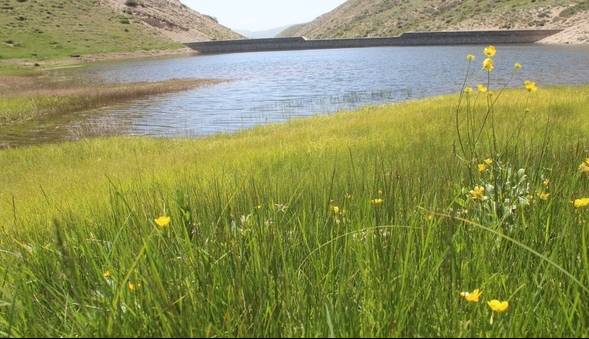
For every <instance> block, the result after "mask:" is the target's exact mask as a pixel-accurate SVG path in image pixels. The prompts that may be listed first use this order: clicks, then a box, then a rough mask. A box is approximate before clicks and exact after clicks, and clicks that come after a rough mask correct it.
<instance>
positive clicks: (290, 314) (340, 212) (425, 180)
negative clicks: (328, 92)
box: [0, 84, 589, 337]
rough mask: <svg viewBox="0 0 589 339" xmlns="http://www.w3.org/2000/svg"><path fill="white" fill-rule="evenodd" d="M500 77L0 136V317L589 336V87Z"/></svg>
mask: <svg viewBox="0 0 589 339" xmlns="http://www.w3.org/2000/svg"><path fill="white" fill-rule="evenodd" d="M528 87H529V88H530V90H533V86H531V84H530V85H529V86H528ZM498 93H499V92H497V91H496V92H495V96H488V95H487V94H474V93H472V94H469V95H468V98H469V99H468V100H467V99H464V98H463V100H462V101H461V102H462V106H461V107H462V109H461V110H458V112H459V115H458V117H459V119H458V121H460V122H461V123H460V124H459V125H458V126H456V124H455V121H456V120H455V119H456V115H455V112H457V110H456V102H457V101H458V97H457V96H448V97H437V98H431V99H427V100H421V101H417V102H408V103H402V104H397V105H389V106H382V107H371V108H366V109H362V110H359V111H357V112H347V113H339V114H335V115H331V116H323V117H316V118H312V119H305V120H296V121H292V122H289V123H287V124H283V125H275V126H266V127H260V128H256V129H253V130H248V131H245V132H242V133H239V134H235V135H226V136H216V137H210V138H205V139H200V140H186V139H178V140H169V139H164V140H155V139H148V138H110V139H95V140H90V141H84V142H77V143H66V144H61V145H51V146H42V147H32V148H24V149H14V150H4V151H2V152H0V168H2V169H3V170H2V176H0V187H2V190H0V226H1V227H0V232H2V234H1V236H0V334H1V335H6V336H25V335H27V336H99V335H105V336H159V335H161V336H250V335H253V336H274V335H275V336H328V335H329V336H344V337H345V336H355V335H361V336H430V335H431V336H436V337H437V336H465V337H466V336H526V337H528V336H542V335H550V336H582V337H586V336H589V320H588V319H589V309H588V308H587V302H586V301H587V297H588V292H589V290H588V289H587V288H588V286H589V251H588V247H587V242H588V241H589V222H588V221H587V220H588V217H589V214H588V213H589V209H588V208H583V207H581V205H582V204H583V202H584V201H579V202H578V206H577V207H579V208H575V206H573V204H571V201H572V200H575V199H578V198H582V197H586V196H589V177H587V175H586V174H585V173H582V171H580V169H581V170H583V171H585V170H589V167H587V166H588V165H589V164H587V165H586V166H585V167H579V165H580V164H581V163H583V162H584V160H585V159H586V158H587V156H588V154H589V138H588V135H589V120H588V119H587V114H588V113H589V112H588V107H589V87H571V88H552V89H542V88H541V89H540V90H538V91H537V92H535V93H531V94H528V93H526V92H525V90H523V89H519V90H509V91H506V92H503V93H502V94H501V95H500V99H499V101H498V102H497V104H495V105H494V106H492V109H489V106H488V104H487V103H489V102H492V101H488V100H489V99H487V100H485V98H491V100H492V98H497V97H498V96H499V94H498ZM466 103H468V104H466ZM487 113H489V114H487ZM484 122H486V123H484ZM483 124H484V125H483ZM480 126H484V128H482V129H481V130H482V131H483V133H482V134H480V136H481V138H480V139H479V142H478V143H477V146H476V147H473V145H474V143H473V142H472V141H473V140H475V139H477V136H478V135H479V133H477V132H478V131H479V127H480ZM457 128H458V130H460V135H461V138H460V139H459V138H458V137H457V133H456V131H457ZM459 140H462V142H461V143H460V142H459ZM462 149H464V150H465V151H464V152H463V151H462ZM487 158H489V159H490V160H491V161H489V162H487V163H485V162H484V160H485V159H487ZM477 165H482V168H481V166H477ZM520 169H525V171H523V170H520ZM491 186H492V187H491ZM483 189H484V190H483ZM507 199H509V200H507ZM160 216H169V217H170V218H171V223H170V224H167V222H166V220H165V219H166V218H163V219H158V220H157V223H156V221H155V219H156V218H158V217H160ZM158 223H159V225H158ZM477 288H479V289H481V290H482V291H483V294H482V296H481V297H480V298H481V299H480V301H479V303H474V302H473V303H471V302H468V301H466V300H464V299H463V298H461V296H460V293H461V292H464V291H474V289H477ZM475 297H476V294H471V295H470V296H469V299H470V300H473V301H474V300H475V299H476V298H475ZM492 299H498V300H500V301H508V302H509V307H508V309H507V312H505V313H502V314H498V313H497V314H494V315H492V311H491V309H490V308H489V307H488V306H487V301H490V300H492ZM491 319H492V321H490V320H491Z"/></svg>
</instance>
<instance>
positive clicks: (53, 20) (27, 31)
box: [0, 0, 181, 60]
mask: <svg viewBox="0 0 589 339" xmlns="http://www.w3.org/2000/svg"><path fill="white" fill-rule="evenodd" d="M0 27H2V30H0V59H32V60H45V59H56V58H64V57H70V56H79V55H87V54H98V53H110V52H127V51H138V50H162V49H174V48H180V47H181V45H180V44H178V43H175V42H172V41H170V40H168V39H167V38H165V37H163V36H161V35H160V34H159V33H157V32H156V31H155V30H152V29H147V28H146V26H145V25H144V24H142V23H141V22H136V21H135V20H130V19H129V18H128V17H126V16H125V17H121V16H120V15H119V14H117V13H115V12H114V11H112V10H111V9H109V8H108V7H107V6H104V5H100V4H99V3H97V1H95V0H78V1H66V2H64V1H58V0H43V1H40V0H25V1H17V0H0Z"/></svg>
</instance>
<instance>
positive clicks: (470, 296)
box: [460, 288, 483, 303]
mask: <svg viewBox="0 0 589 339" xmlns="http://www.w3.org/2000/svg"><path fill="white" fill-rule="evenodd" d="M481 294H483V292H481V290H479V289H478V288H477V289H476V290H474V291H472V292H462V293H460V296H461V297H463V298H464V300H466V301H468V302H469V303H478V302H479V301H480V299H481Z"/></svg>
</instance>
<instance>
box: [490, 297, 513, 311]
mask: <svg viewBox="0 0 589 339" xmlns="http://www.w3.org/2000/svg"><path fill="white" fill-rule="evenodd" d="M487 305H489V308H491V310H492V311H493V312H497V313H505V312H507V310H508V309H509V302H507V301H499V300H496V299H494V300H491V301H489V302H488V303H487Z"/></svg>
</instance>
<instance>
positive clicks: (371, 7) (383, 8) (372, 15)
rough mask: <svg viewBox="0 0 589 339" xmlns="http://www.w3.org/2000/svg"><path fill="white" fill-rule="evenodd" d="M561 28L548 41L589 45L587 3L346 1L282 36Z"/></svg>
mask: <svg viewBox="0 0 589 339" xmlns="http://www.w3.org/2000/svg"><path fill="white" fill-rule="evenodd" d="M527 28H564V31H563V32H562V33H560V34H558V35H556V36H553V37H550V38H549V39H548V40H547V41H546V42H553V43H571V44H578V43H587V42H589V1H588V0H533V1H529V0H527V1H524V0H503V1H492V0H428V1H422V0H416V1H404V0H349V1H347V2H346V3H344V4H343V5H341V6H339V7H338V8H336V9H334V10H333V11H331V12H329V13H326V14H324V15H322V16H320V17H319V18H317V19H315V20H314V21H312V22H310V23H307V24H304V25H300V26H298V27H297V26H295V27H292V28H289V29H288V30H287V31H284V32H282V33H281V34H280V35H281V36H306V37H309V38H316V39H320V38H351V37H378V36H394V35H398V34H401V33H403V32H407V31H434V30H474V29H527Z"/></svg>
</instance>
